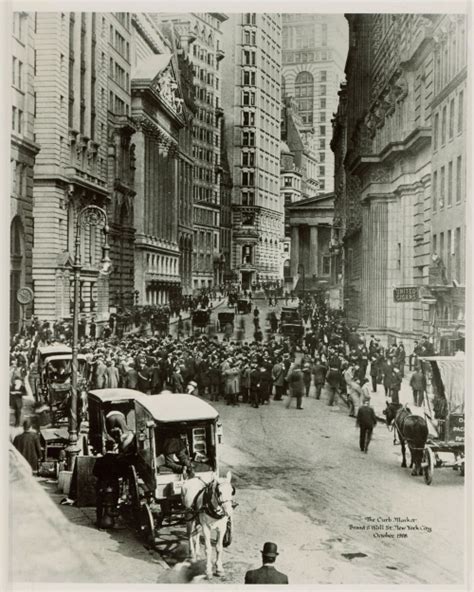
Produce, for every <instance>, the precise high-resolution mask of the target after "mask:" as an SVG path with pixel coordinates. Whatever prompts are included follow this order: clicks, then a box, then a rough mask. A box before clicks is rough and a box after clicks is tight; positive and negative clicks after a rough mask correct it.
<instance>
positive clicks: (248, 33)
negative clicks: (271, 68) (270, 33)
mask: <svg viewBox="0 0 474 592" xmlns="http://www.w3.org/2000/svg"><path fill="white" fill-rule="evenodd" d="M242 42H243V43H244V45H257V32H256V31H254V30H251V29H244V30H243V31H242Z"/></svg>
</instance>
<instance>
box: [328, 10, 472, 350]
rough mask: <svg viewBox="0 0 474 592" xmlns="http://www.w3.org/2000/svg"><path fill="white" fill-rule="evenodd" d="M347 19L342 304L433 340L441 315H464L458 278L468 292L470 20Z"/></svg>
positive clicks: (386, 333)
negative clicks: (466, 212) (465, 217)
mask: <svg viewBox="0 0 474 592" xmlns="http://www.w3.org/2000/svg"><path fill="white" fill-rule="evenodd" d="M347 19H348V22H349V28H350V33H349V35H350V44H349V45H350V49H349V54H348V59H347V63H346V76H347V88H346V89H342V90H341V93H340V99H341V102H343V103H344V105H343V106H341V105H340V108H339V110H338V114H337V116H336V120H335V135H334V144H333V147H334V149H335V152H336V162H337V163H338V164H337V166H338V167H340V166H341V160H342V155H343V152H344V144H345V143H346V144H347V146H346V149H345V154H344V156H343V166H344V169H345V170H344V174H342V173H340V172H337V173H336V178H337V179H338V186H337V187H336V194H337V196H336V212H335V217H336V224H335V225H337V226H338V225H339V224H340V225H341V226H342V227H343V232H344V235H343V237H339V238H342V240H343V244H344V300H345V305H346V306H345V307H346V310H347V313H348V315H349V317H350V318H353V319H354V320H357V321H359V322H360V323H361V326H362V327H363V328H364V329H366V330H367V331H370V332H371V333H374V334H376V333H378V334H379V335H380V336H382V337H383V338H384V339H386V340H387V341H393V340H403V341H404V342H405V344H407V342H408V343H409V342H413V340H415V339H417V338H419V337H420V336H421V335H423V334H425V335H427V334H430V336H431V337H432V339H433V340H435V339H436V335H435V334H434V331H435V324H434V320H435V319H436V315H442V316H443V320H446V321H448V322H451V323H453V322H454V323H457V322H458V321H459V322H461V321H462V319H463V307H462V306H461V305H462V302H463V292H462V291H461V290H459V288H458V287H457V286H456V287H455V286H454V284H452V282H455V283H456V284H458V285H462V281H463V273H464V272H463V271H462V270H463V269H464V255H463V253H464V247H463V237H464V226H463V223H462V219H463V215H464V210H465V182H464V174H465V173H464V170H465V169H464V167H465V163H463V160H464V154H465V152H464V146H465V138H464V131H462V128H463V127H464V125H465V124H464V121H465V116H464V108H465V106H464V93H465V92H466V91H465V76H466V70H465V67H466V53H465V52H466V29H465V27H466V23H465V19H464V17H462V16H458V15H452V16H450V17H446V16H441V15H415V14H404V15H389V14H385V15H349V16H348V17H347ZM438 38H439V39H438ZM344 126H345V127H346V129H345V130H343V128H344ZM435 147H436V148H435ZM458 159H459V160H458ZM458 163H459V164H458ZM458 170H459V173H458ZM458 175H459V176H458ZM458 179H459V180H458ZM448 202H449V205H448ZM441 204H442V206H441ZM440 210H441V212H440ZM446 212H449V213H448V215H446ZM440 214H441V215H440ZM341 222H342V223H341ZM441 237H442V238H443V244H442V245H441ZM448 241H449V242H448ZM373 253H377V257H374V256H373ZM448 267H450V274H451V275H450V276H449V278H450V279H449V280H448V274H447V269H448ZM456 275H458V276H459V278H460V279H459V280H458V279H457V277H456ZM450 280H451V285H452V286H453V287H452V288H450V287H448V284H449V283H450ZM397 288H398V289H399V288H410V290H397ZM433 288H434V289H433ZM456 290H458V292H456V294H457V295H458V294H459V296H458V297H457V299H456V300H455V299H454V296H453V295H452V293H453V291H456ZM434 293H435V294H434ZM446 297H448V298H447V299H448V300H449V301H450V302H451V304H450V305H449V306H446ZM453 317H456V319H454V318H453ZM450 331H452V327H451V328H450Z"/></svg>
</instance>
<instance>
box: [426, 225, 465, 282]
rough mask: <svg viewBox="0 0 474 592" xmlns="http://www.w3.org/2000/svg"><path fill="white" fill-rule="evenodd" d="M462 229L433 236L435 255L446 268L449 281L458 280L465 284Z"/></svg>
mask: <svg viewBox="0 0 474 592" xmlns="http://www.w3.org/2000/svg"><path fill="white" fill-rule="evenodd" d="M461 240H462V237H461V228H460V227H458V228H456V229H454V230H448V231H446V233H444V232H440V233H439V238H438V235H436V234H433V254H436V255H439V256H440V257H441V260H442V262H443V263H444V266H445V268H446V276H447V280H448V281H452V280H457V281H458V282H460V283H463V279H464V278H463V275H464V273H463V272H464V266H463V261H462V258H463V248H462V244H461Z"/></svg>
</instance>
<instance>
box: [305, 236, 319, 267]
mask: <svg viewBox="0 0 474 592" xmlns="http://www.w3.org/2000/svg"><path fill="white" fill-rule="evenodd" d="M318 257H319V253H318V227H317V226H310V228H309V263H308V267H307V269H306V273H307V275H308V277H309V278H312V277H313V274H315V275H316V277H318V275H319V264H318V261H319V260H318Z"/></svg>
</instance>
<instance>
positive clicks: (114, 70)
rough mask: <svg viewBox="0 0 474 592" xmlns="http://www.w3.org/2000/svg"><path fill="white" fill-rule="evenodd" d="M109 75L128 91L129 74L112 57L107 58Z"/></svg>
mask: <svg viewBox="0 0 474 592" xmlns="http://www.w3.org/2000/svg"><path fill="white" fill-rule="evenodd" d="M109 76H110V78H111V79H112V80H113V81H114V82H116V83H117V84H118V85H119V86H121V87H122V88H123V89H124V90H125V91H127V92H130V76H129V74H128V72H125V70H124V69H123V68H122V67H121V66H120V65H119V64H117V62H115V61H114V59H113V58H110V59H109Z"/></svg>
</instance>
